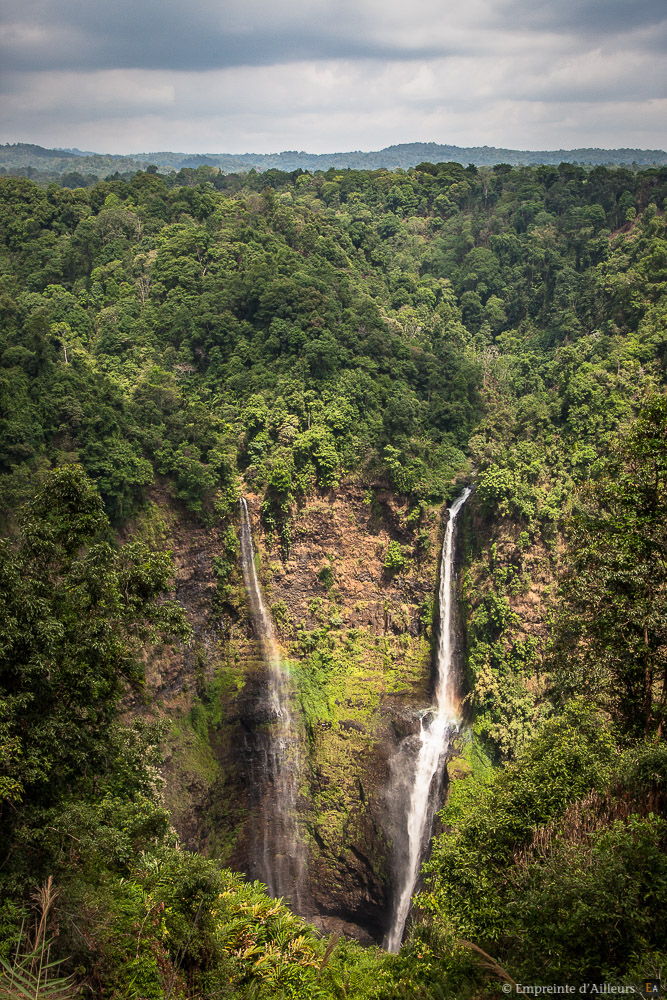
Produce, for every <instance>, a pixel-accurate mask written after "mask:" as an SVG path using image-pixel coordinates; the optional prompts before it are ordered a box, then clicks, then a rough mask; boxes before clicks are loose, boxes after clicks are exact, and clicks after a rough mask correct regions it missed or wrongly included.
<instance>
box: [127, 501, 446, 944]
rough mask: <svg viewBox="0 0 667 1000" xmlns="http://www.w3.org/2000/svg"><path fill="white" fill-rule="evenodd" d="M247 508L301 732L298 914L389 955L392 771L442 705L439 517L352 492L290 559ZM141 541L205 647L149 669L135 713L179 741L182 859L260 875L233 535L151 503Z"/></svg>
mask: <svg viewBox="0 0 667 1000" xmlns="http://www.w3.org/2000/svg"><path fill="white" fill-rule="evenodd" d="M248 505H249V510H250V514H251V520H252V523H253V535H254V542H255V548H256V550H257V552H258V562H259V567H258V568H259V575H260V579H261V581H262V585H263V588H264V592H265V597H266V601H267V605H268V606H269V607H270V609H271V612H272V616H273V619H274V621H275V623H276V627H277V632H278V637H279V641H280V643H281V646H282V652H283V654H284V657H285V661H286V662H287V663H288V669H289V671H290V673H291V676H292V679H293V682H294V691H295V701H296V702H297V707H298V717H299V719H300V725H301V726H302V734H303V735H302V738H303V750H304V753H303V760H304V762H305V763H304V774H303V779H302V787H301V789H300V795H299V800H298V808H299V822H300V826H301V828H302V830H303V831H304V838H305V840H306V844H307V853H308V858H309V872H308V878H307V891H306V893H305V896H304V898H303V900H302V904H301V908H302V910H303V912H304V913H305V914H306V915H308V916H309V917H310V918H311V919H313V920H314V922H316V923H319V924H320V925H321V926H322V927H324V928H326V929H341V930H343V931H344V932H346V933H348V934H353V935H354V936H356V937H359V938H360V939H362V940H368V941H370V940H372V939H375V940H380V939H381V937H382V935H383V933H384V930H385V923H386V918H387V909H388V893H389V892H390V890H391V886H390V880H391V872H390V864H389V843H388V831H389V830H390V829H391V824H392V816H391V815H390V807H389V804H388V802H387V800H386V787H387V782H388V776H389V760H390V758H391V756H392V754H393V753H394V751H395V749H396V747H397V745H398V742H399V740H400V739H402V738H403V737H405V736H406V735H408V734H409V733H410V732H411V731H413V730H414V728H415V717H414V709H415V708H416V707H422V706H423V705H424V704H426V703H428V701H429V698H430V692H429V687H430V683H431V676H430V674H431V641H432V621H433V611H434V595H435V593H436V583H437V579H436V578H437V572H438V557H439V549H440V541H441V532H442V524H441V511H440V510H438V509H435V508H430V509H426V510H424V509H421V510H419V511H414V510H412V511H411V510H410V509H409V508H408V507H407V506H406V505H405V504H404V503H401V502H400V501H399V500H397V498H396V497H395V496H393V495H392V494H391V493H389V492H387V491H384V490H381V489H370V490H369V489H364V488H363V487H362V486H359V485H356V484H347V485H345V484H344V485H343V486H342V487H341V488H340V489H339V490H338V491H336V493H335V494H334V493H320V494H316V495H312V496H310V497H309V498H307V500H305V501H304V503H303V504H302V505H301V506H300V508H299V509H298V510H297V511H296V512H295V517H294V524H293V529H292V544H291V548H290V551H289V553H288V555H287V556H286V557H285V554H284V553H281V552H280V550H279V548H278V546H277V544H276V541H275V539H271V538H270V537H267V535H266V534H265V532H264V529H263V525H262V521H261V517H260V499H259V497H256V496H248ZM230 528H231V529H232V530H231V531H230ZM129 530H130V531H131V532H133V533H135V534H139V535H143V536H145V537H148V538H149V539H150V540H152V541H154V542H155V543H156V544H160V545H162V546H166V547H168V548H171V549H172V551H173V555H174V561H175V565H176V596H177V598H178V600H179V601H180V602H181V603H182V604H183V605H184V607H185V608H186V610H187V613H188V618H189V620H190V623H191V625H192V627H193V631H194V639H193V642H192V643H191V645H190V646H189V647H188V648H186V649H184V648H172V647H163V648H161V649H160V650H158V651H157V652H156V653H155V654H154V655H153V656H152V657H151V658H150V660H149V662H148V664H147V688H146V692H145V697H144V699H143V702H142V703H141V704H140V703H139V702H138V701H137V702H135V706H134V708H135V711H137V710H138V711H142V712H143V713H145V714H146V715H148V716H150V717H153V718H161V719H162V720H164V722H165V724H166V726H167V729H168V739H167V747H168V749H167V758H166V761H165V766H164V779H165V792H164V794H165V802H166V805H167V807H168V808H169V810H170V812H171V816H172V821H173V824H174V827H175V829H176V830H177V832H178V834H179V836H180V838H181V839H182V841H183V842H184V843H185V844H186V845H187V846H189V847H192V848H194V849H197V850H200V851H204V852H207V853H209V854H215V855H217V856H220V857H222V858H224V859H225V860H226V862H227V863H229V864H230V865H231V866H232V867H234V868H237V869H239V870H241V871H245V872H246V873H247V874H248V875H249V876H250V877H257V876H258V870H257V869H258V859H257V856H256V852H257V844H256V836H255V824H254V822H253V817H254V816H256V814H257V809H258V805H259V802H260V801H261V797H262V795H263V794H264V793H265V789H264V788H263V787H262V782H263V779H262V772H261V757H262V741H263V740H264V739H265V738H266V719H265V718H263V716H262V690H263V686H264V684H265V681H266V677H265V668H264V664H263V663H262V661H261V656H260V653H259V646H258V643H257V642H256V638H255V636H254V635H253V629H252V622H251V619H250V617H249V614H248V608H247V604H246V598H245V593H244V590H243V584H242V578H241V574H240V571H239V569H238V565H237V561H236V560H235V555H234V544H235V533H234V532H235V530H236V529H235V526H234V523H233V519H232V523H231V524H230V525H229V526H226V527H221V526H220V525H218V524H214V525H211V526H208V527H206V526H204V525H202V524H201V523H198V522H197V521H196V520H195V519H193V518H192V517H190V516H188V515H185V514H184V513H183V512H182V511H180V510H177V509H176V508H175V507H174V506H173V504H172V503H171V502H170V501H169V499H168V497H167V494H166V493H164V492H160V491H156V493H155V494H154V496H153V503H152V505H151V506H150V507H149V509H148V512H147V513H146V514H144V515H142V517H141V518H140V520H139V521H137V522H135V523H134V524H132V525H130V526H129ZM390 546H391V548H390ZM388 553H390V555H389V556H388ZM388 563H389V564H391V565H389V566H387V565H386V564H388ZM258 762H259V764H258Z"/></svg>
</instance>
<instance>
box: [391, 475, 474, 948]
mask: <svg viewBox="0 0 667 1000" xmlns="http://www.w3.org/2000/svg"><path fill="white" fill-rule="evenodd" d="M470 493H471V491H470V489H469V488H466V489H465V490H464V491H463V493H462V494H461V496H460V497H458V499H457V500H455V502H454V503H453V504H452V506H451V507H450V508H449V511H448V513H449V519H448V521H447V529H446V531H445V538H444V541H443V545H442V556H441V561H440V592H439V600H440V635H439V639H438V650H437V658H436V684H435V700H434V704H433V706H432V708H431V709H430V710H428V711H426V712H424V713H422V714H421V717H420V733H419V739H420V744H419V750H418V753H417V759H416V762H415V769H414V777H413V778H412V782H411V785H410V786H409V787H410V788H411V791H410V801H409V804H408V807H407V821H406V826H407V829H406V831H405V838H406V845H407V852H406V853H407V856H405V857H403V858H402V859H401V862H402V863H401V871H400V875H399V885H398V891H397V893H396V896H395V903H394V909H393V914H392V922H391V928H390V930H389V934H388V935H387V942H386V946H387V950H388V951H393V952H397V951H398V950H399V948H400V946H401V941H402V939H403V932H404V930H405V923H406V921H407V919H408V913H409V912H410V903H411V901H412V894H413V892H414V889H415V886H416V884H417V878H418V876H419V867H420V862H421V860H422V857H423V854H424V851H425V849H426V847H427V846H428V842H429V839H430V835H431V828H432V826H433V817H434V814H435V810H436V806H437V797H438V796H437V794H436V792H437V790H438V789H439V788H440V787H441V782H440V780H438V779H439V778H440V777H441V774H442V767H443V765H444V758H445V755H446V753H447V749H448V747H449V740H450V736H451V733H452V731H454V730H455V729H456V728H457V726H458V710H457V705H456V699H455V691H454V650H455V645H456V637H455V633H454V626H453V622H452V605H453V598H454V587H453V576H454V524H455V521H456V516H457V514H458V512H459V511H460V509H461V507H462V506H463V504H464V503H465V502H466V500H467V499H468V497H469V496H470ZM411 777H412V776H411ZM402 784H403V787H405V785H406V782H405V776H403V781H402Z"/></svg>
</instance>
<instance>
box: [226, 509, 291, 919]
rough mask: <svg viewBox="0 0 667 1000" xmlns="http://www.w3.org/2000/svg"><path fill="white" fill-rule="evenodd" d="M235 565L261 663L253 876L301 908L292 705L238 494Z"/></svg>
mask: <svg viewBox="0 0 667 1000" xmlns="http://www.w3.org/2000/svg"><path fill="white" fill-rule="evenodd" d="M240 513H241V533H240V534H241V539H240V541H241V570H242V572H243V582H244V584H245V589H246V593H247V595H248V603H249V606H250V614H251V618H252V623H253V627H254V631H255V634H256V637H257V639H258V641H259V645H260V648H261V653H262V660H263V663H264V666H265V669H266V685H265V689H264V692H263V698H264V704H263V705H262V706H261V711H260V712H258V718H259V719H261V729H262V730H264V731H263V732H261V733H257V734H256V735H257V737H258V738H257V745H256V747H255V748H254V753H253V756H252V769H253V781H252V785H253V788H252V792H253V793H254V794H256V795H257V801H256V808H255V809H254V810H253V812H254V815H253V816H252V819H251V822H252V824H253V827H252V838H253V855H254V858H255V860H256V865H257V872H256V876H257V877H258V878H259V879H260V880H261V881H262V882H264V884H265V885H266V887H267V889H268V891H269V893H270V895H271V896H274V897H278V896H283V897H284V898H285V899H286V900H287V902H288V903H289V904H290V906H291V907H292V908H293V909H294V910H295V911H296V912H300V911H301V904H302V895H303V886H304V879H305V873H306V856H305V846H304V843H303V840H302V838H301V835H300V830H299V825H298V820H297V798H298V790H299V776H300V773H301V753H300V746H299V732H298V727H297V725H296V723H295V717H294V713H293V711H292V704H291V702H292V691H291V685H290V682H289V676H288V674H287V672H286V671H285V670H284V668H283V666H282V663H281V658H280V650H279V648H278V643H277V641H276V636H275V632H274V629H273V623H272V621H271V617H270V615H269V614H268V612H267V610H266V607H265V605H264V600H263V598H262V591H261V587H260V584H259V580H258V579H257V571H256V569H255V549H254V546H253V542H252V527H251V522H250V513H249V510H248V504H247V502H246V500H245V498H242V499H241V500H240Z"/></svg>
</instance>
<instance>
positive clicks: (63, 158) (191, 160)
mask: <svg viewBox="0 0 667 1000" xmlns="http://www.w3.org/2000/svg"><path fill="white" fill-rule="evenodd" d="M423 160H428V161H430V162H431V163H438V162H443V163H444V162H453V163H462V164H464V165H466V164H468V163H474V164H475V166H477V167H484V166H493V165H494V164H496V163H509V164H511V165H512V166H530V165H533V164H541V163H551V164H558V163H582V164H586V165H591V166H594V165H598V164H606V165H624V166H631V165H632V164H636V165H637V166H656V165H663V164H665V163H667V153H665V151H664V150H662V149H594V148H585V149H555V150H525V149H523V150H521V149H499V148H497V147H495V146H449V145H445V146H443V145H439V144H438V143H436V142H404V143H400V144H398V145H395V146H387V147H386V148H385V149H380V150H375V151H371V152H361V151H360V150H354V151H352V152H346V153H306V152H303V151H301V152H299V151H297V150H285V151H283V152H282V153H239V154H232V153H170V152H152V153H134V154H132V155H130V156H119V155H113V154H100V153H91V152H82V151H81V150H79V149H44V148H43V147H42V146H35V145H32V144H30V143H22V142H19V143H13V144H10V143H7V145H5V146H0V172H5V173H9V174H12V173H18V174H20V175H22V176H26V177H31V178H32V179H33V180H40V179H43V180H56V179H57V178H61V177H63V176H65V179H66V180H69V178H67V176H66V175H68V174H76V177H73V178H71V183H67V184H66V186H68V187H76V186H78V185H77V184H76V183H75V181H77V180H78V182H79V184H86V183H88V184H90V183H94V181H95V179H98V178H101V177H105V176H107V175H108V174H113V173H114V172H115V171H119V172H120V173H125V172H128V171H136V170H138V169H142V168H144V167H145V166H146V164H151V163H152V164H154V165H155V166H156V167H158V168H159V169H160V170H180V169H182V168H183V167H199V166H211V167H218V168H219V169H220V170H222V171H223V172H225V173H242V172H244V171H249V170H258V171H266V170H288V171H291V170H299V169H301V170H308V171H315V170H329V169H331V168H332V167H334V168H335V169H346V168H349V169H352V170H378V169H381V168H385V169H387V170H398V169H403V170H407V169H409V168H410V167H415V166H417V164H418V163H420V162H422V161H423Z"/></svg>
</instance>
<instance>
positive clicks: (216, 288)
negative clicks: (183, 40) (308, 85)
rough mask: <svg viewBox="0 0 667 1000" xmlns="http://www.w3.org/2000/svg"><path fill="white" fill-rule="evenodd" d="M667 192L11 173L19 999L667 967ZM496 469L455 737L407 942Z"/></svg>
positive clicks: (430, 997) (0, 636)
mask: <svg viewBox="0 0 667 1000" xmlns="http://www.w3.org/2000/svg"><path fill="white" fill-rule="evenodd" d="M666 207H667V168H665V167H655V168H650V169H643V168H642V169H637V168H630V167H623V166H620V167H603V166H596V167H585V166H579V165H576V164H572V163H562V164H560V165H542V166H530V167H512V166H510V165H507V164H498V165H496V166H493V167H475V166H473V165H471V166H469V167H464V166H462V165H460V164H458V163H437V164H433V163H421V164H419V165H418V166H417V167H416V168H411V169H409V170H397V171H394V172H391V171H388V170H369V171H364V170H335V169H331V170H328V171H327V172H316V173H312V174H311V173H306V172H303V171H301V170H296V171H294V172H292V173H287V172H281V171H278V170H268V171H266V172H264V173H256V172H255V171H254V170H251V171H250V172H249V173H242V174H228V175H225V174H223V173H221V172H220V171H219V170H218V169H217V168H215V167H211V166H200V167H198V168H196V169H194V168H184V169H181V170H180V171H179V172H171V173H168V174H164V175H162V174H160V173H159V172H158V171H157V168H156V167H152V166H149V167H147V169H146V170H145V171H139V172H135V173H130V174H124V175H120V174H115V175H113V176H110V177H108V178H107V179H106V180H105V181H100V182H99V183H95V184H92V185H91V186H89V187H86V188H83V187H81V188H73V187H64V186H60V185H59V184H58V183H50V184H48V186H39V185H38V184H36V183H34V182H33V181H31V180H28V179H24V178H20V177H0V233H1V239H0V315H1V328H0V522H1V530H2V539H1V540H0V590H1V592H2V603H1V604H0V997H8V998H18V997H29V996H30V997H41V998H43V1000H57V998H59V1000H65V998H75V997H80V998H93V997H95V998H97V997H104V998H108V1000H131V998H133V1000H205V998H230V1000H231V998H235V1000H269V998H276V1000H280V998H284V1000H301V998H303V1000H306V998H308V1000H310V998H322V1000H324V998H336V1000H338V998H341V1000H342V998H349V1000H401V998H405V1000H408V998H410V1000H412V998H415V1000H443V998H450V997H451V998H462V1000H465V998H483V997H491V996H496V995H498V991H499V990H500V988H501V984H502V985H505V986H508V987H509V989H514V988H515V986H514V985H513V984H517V983H518V984H522V983H523V984H527V983H530V984H542V985H549V984H561V985H562V984H571V985H573V986H574V987H576V988H577V989H578V990H579V988H580V987H581V986H582V985H584V984H586V986H585V990H586V991H587V992H596V991H597V990H598V989H602V984H607V986H609V984H611V986H613V987H614V988H618V989H619V990H620V989H621V988H626V987H629V986H635V987H636V989H637V990H639V989H640V988H641V984H642V983H643V982H644V980H645V978H646V977H649V978H653V979H656V980H657V979H659V978H660V977H661V975H662V979H663V981H664V980H665V979H667V971H666V967H667V935H666V932H665V912H666V910H667V851H666V848H667V745H666V743H665V735H666V734H665V727H666V724H667V722H666V719H665V714H666V710H667V395H666V393H665V365H666V362H667V295H666V292H667V234H666V232H665V214H664V212H665V208H666ZM464 485H468V486H472V494H471V496H470V498H469V499H468V501H467V503H466V504H465V507H463V508H462V512H461V514H460V517H459V523H458V529H457V560H456V565H457V574H456V579H457V583H456V604H457V609H458V611H457V652H458V660H459V671H458V678H457V689H458V698H459V703H460V705H459V711H460V717H461V724H460V726H459V729H458V732H457V733H456V734H455V736H454V737H453V739H452V743H451V746H450V749H449V753H448V760H447V764H446V774H445V776H444V780H443V788H442V793H441V795H440V797H439V801H438V803H437V804H438V817H437V819H436V822H435V824H434V828H433V831H432V832H433V839H432V843H431V849H430V850H429V851H428V852H426V856H425V857H424V861H425V864H424V866H423V870H422V876H421V879H420V881H419V883H418V886H417V893H416V896H415V900H414V905H413V909H412V913H411V916H410V919H409V922H408V926H407V930H406V934H405V937H404V940H403V944H402V947H401V949H400V951H399V952H398V954H390V953H389V952H388V951H387V950H385V949H384V948H383V942H384V941H385V935H386V933H387V929H388V920H389V913H390V909H391V905H392V893H395V886H396V877H397V874H396V873H397V867H400V850H399V848H400V844H399V843H398V841H397V837H398V834H397V832H396V829H395V823H396V808H397V806H396V803H395V802H392V800H391V796H389V794H388V789H389V787H390V784H391V774H392V766H393V765H392V762H393V761H395V760H396V754H397V752H398V751H399V748H400V747H401V746H403V745H405V741H406V740H407V741H408V744H407V745H409V740H410V739H411V738H413V737H414V732H415V724H416V723H415V719H416V718H417V717H418V712H419V710H420V709H423V708H424V706H428V705H429V703H430V699H431V694H432V689H433V662H434V650H435V647H436V642H437V635H438V627H439V626H438V623H439V612H440V609H439V602H438V597H437V595H438V583H439V578H440V550H441V546H442V542H443V537H444V531H445V512H446V509H447V507H448V506H450V504H451V503H452V501H453V500H454V499H455V498H456V497H457V496H458V495H459V494H460V493H461V490H462V488H463V486H464ZM242 498H243V499H244V500H245V506H244V508H243V509H244V510H246V511H247V517H248V525H249V527H250V532H251V535H252V539H253V542H254V550H253V558H254V561H253V565H254V567H255V570H256V573H257V577H258V579H259V581H260V583H261V588H262V592H263V594H264V598H265V601H266V605H267V608H268V613H269V614H270V618H271V622H272V627H273V629H274V630H275V636H276V643H277V645H278V646H279V648H280V656H281V658H282V660H283V662H284V667H285V670H286V671H287V673H288V674H289V678H290V683H291V685H292V690H293V695H292V697H293V710H292V711H293V716H294V718H295V720H296V725H297V726H298V731H299V734H300V735H299V741H300V744H299V758H298V759H299V762H300V763H299V787H298V797H297V799H296V805H295V809H296V811H297V815H298V824H299V827H300V830H301V832H302V837H303V843H304V845H305V848H304V850H305V857H306V860H305V866H306V870H305V873H304V889H303V893H302V894H301V895H300V896H299V898H298V899H297V898H296V897H294V898H290V894H289V893H283V894H281V896H280V898H277V899H276V898H272V897H271V896H270V895H269V894H268V892H267V891H266V888H265V886H266V883H267V878H266V877H265V868H263V867H262V866H263V865H265V864H266V858H265V857H264V860H263V859H262V857H261V856H260V854H261V852H260V851H259V848H258V843H257V829H258V816H259V815H260V810H261V803H262V798H263V796H264V795H265V791H266V782H267V780H268V778H267V767H266V766H264V767H263V766H262V761H264V762H265V761H266V739H267V733H268V731H269V729H270V726H268V724H267V719H266V715H265V713H264V708H263V703H262V690H263V685H264V684H265V681H266V664H265V656H264V655H263V646H262V643H261V642H260V638H261V637H260V636H259V635H258V634H257V629H256V624H255V622H254V621H253V615H252V608H251V606H250V604H249V600H248V593H247V588H246V586H245V584H244V577H243V574H242V571H241V551H240V545H241V520H240V506H239V503H240V501H241V499H242ZM263 713H264V714H263ZM417 726H418V724H417ZM397 845H398V846H397ZM397 857H398V860H397ZM509 989H508V992H509Z"/></svg>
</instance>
